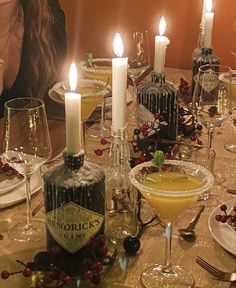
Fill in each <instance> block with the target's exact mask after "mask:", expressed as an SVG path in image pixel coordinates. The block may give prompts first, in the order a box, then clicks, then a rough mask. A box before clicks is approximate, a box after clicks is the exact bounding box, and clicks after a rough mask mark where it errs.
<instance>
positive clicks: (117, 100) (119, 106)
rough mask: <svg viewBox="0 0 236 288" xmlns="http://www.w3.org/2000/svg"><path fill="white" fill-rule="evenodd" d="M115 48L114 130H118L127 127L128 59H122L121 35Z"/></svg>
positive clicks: (113, 68) (114, 45)
mask: <svg viewBox="0 0 236 288" xmlns="http://www.w3.org/2000/svg"><path fill="white" fill-rule="evenodd" d="M113 47H114V52H115V54H116V56H117V58H113V59H112V129H113V130H118V129H121V128H123V127H125V126H126V117H127V115H126V114H127V107H126V89H127V71H128V58H122V56H123V49H124V47H123V42H122V38H121V36H120V34H119V33H116V36H115V38H114V42H113Z"/></svg>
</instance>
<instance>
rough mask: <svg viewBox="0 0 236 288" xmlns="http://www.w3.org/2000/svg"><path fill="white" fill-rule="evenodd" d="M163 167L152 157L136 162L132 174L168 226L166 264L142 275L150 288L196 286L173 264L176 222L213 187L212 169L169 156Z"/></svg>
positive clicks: (139, 187)
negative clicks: (173, 224)
mask: <svg viewBox="0 0 236 288" xmlns="http://www.w3.org/2000/svg"><path fill="white" fill-rule="evenodd" d="M163 168H165V169H163V171H165V172H162V171H161V170H158V168H157V167H156V166H155V165H154V164H153V162H152V161H149V162H144V163H142V164H139V165H137V166H135V167H134V168H132V169H131V172H130V174H129V176H130V180H131V183H132V184H133V185H134V186H135V187H136V188H137V189H138V190H139V191H140V192H141V193H142V195H143V197H144V198H145V199H146V200H147V201H148V202H149V204H150V205H151V206H152V208H153V209H154V210H155V212H156V213H157V214H158V216H159V217H160V220H161V221H162V222H163V224H165V230H166V233H165V235H166V245H165V247H166V251H165V260H164V264H163V265H162V264H156V265H154V266H150V267H148V268H147V269H146V270H144V271H143V272H142V274H141V278H140V279H141V282H142V284H143V286H144V287H146V288H153V287H164V286H165V287H169V288H170V287H193V285H194V278H193V276H192V274H191V273H190V272H189V271H187V270H185V269H184V268H182V267H180V266H173V265H172V264H171V239H172V223H173V222H175V221H176V219H177V218H178V216H180V215H181V214H182V213H183V212H184V211H185V210H187V208H188V207H189V206H190V205H191V204H192V203H194V202H195V201H196V200H197V199H198V197H199V196H200V195H201V194H202V193H204V192H205V191H207V190H209V189H210V188H211V187H212V185H213V183H214V178H213V176H212V174H211V172H210V171H209V170H208V169H206V168H204V167H201V166H199V165H197V164H193V163H190V162H185V161H180V160H165V162H164V166H163Z"/></svg>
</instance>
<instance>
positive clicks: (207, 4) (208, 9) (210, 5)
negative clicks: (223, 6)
mask: <svg viewBox="0 0 236 288" xmlns="http://www.w3.org/2000/svg"><path fill="white" fill-rule="evenodd" d="M206 9H207V12H211V10H212V0H206Z"/></svg>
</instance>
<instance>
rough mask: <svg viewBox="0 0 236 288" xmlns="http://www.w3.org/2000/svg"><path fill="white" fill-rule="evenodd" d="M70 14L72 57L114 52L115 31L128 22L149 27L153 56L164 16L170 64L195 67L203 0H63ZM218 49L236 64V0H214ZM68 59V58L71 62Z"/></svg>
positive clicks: (227, 62)
mask: <svg viewBox="0 0 236 288" xmlns="http://www.w3.org/2000/svg"><path fill="white" fill-rule="evenodd" d="M60 2H61V5H62V8H63V10H64V12H65V15H66V29H67V37H68V60H69V61H71V59H75V61H76V62H79V61H80V60H82V58H83V55H84V54H85V53H86V52H92V53H93V55H94V57H114V54H113V46H112V45H113V44H112V42H113V38H114V35H115V32H117V31H119V30H120V29H122V28H125V27H129V26H132V27H134V26H135V27H137V28H138V27H146V28H147V29H148V30H149V34H150V46H151V55H152V56H153V53H154V35H156V34H158V31H159V28H158V27H159V21H160V18H161V16H162V15H163V16H164V17H165V18H166V22H167V28H166V36H167V37H168V38H169V39H170V41H171V43H170V45H169V46H168V48H167V51H166V66H167V67H177V68H191V54H192V51H193V49H194V48H195V47H196V46H197V39H198V32H199V23H200V19H201V14H202V2H203V0H61V1H60ZM213 11H214V13H215V18H214V29H213V48H214V53H215V54H216V55H218V56H220V57H221V62H222V64H225V65H230V66H232V67H234V68H236V59H234V58H233V56H232V55H231V54H230V48H231V44H232V39H233V35H232V32H233V26H234V22H235V20H236V0H213ZM69 61H68V62H69Z"/></svg>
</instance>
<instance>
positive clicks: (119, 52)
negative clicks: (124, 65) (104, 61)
mask: <svg viewBox="0 0 236 288" xmlns="http://www.w3.org/2000/svg"><path fill="white" fill-rule="evenodd" d="M113 49H114V53H115V55H116V56H117V57H122V56H123V51H124V45H123V41H122V38H121V36H120V34H119V33H116V36H115V38H114V41H113Z"/></svg>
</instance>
